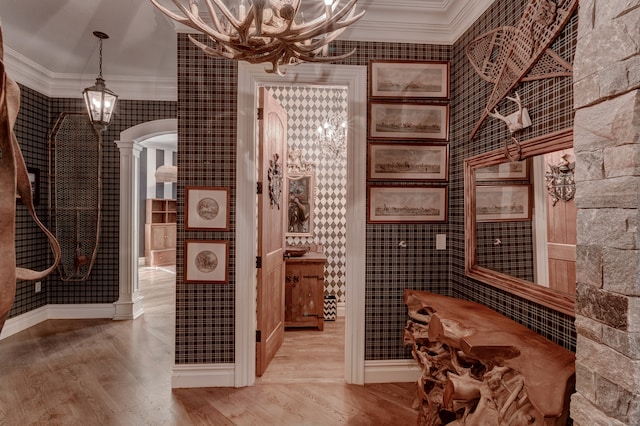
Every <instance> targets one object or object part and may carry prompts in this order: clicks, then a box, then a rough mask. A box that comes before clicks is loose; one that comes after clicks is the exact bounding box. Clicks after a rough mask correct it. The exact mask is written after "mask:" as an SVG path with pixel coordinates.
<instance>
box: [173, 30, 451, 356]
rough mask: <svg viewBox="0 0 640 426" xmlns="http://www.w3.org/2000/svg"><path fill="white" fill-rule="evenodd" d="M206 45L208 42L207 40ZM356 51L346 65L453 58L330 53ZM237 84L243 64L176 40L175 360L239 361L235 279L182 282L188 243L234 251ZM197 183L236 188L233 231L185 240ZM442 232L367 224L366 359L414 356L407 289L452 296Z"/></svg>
mask: <svg viewBox="0 0 640 426" xmlns="http://www.w3.org/2000/svg"><path fill="white" fill-rule="evenodd" d="M200 40H201V41H203V42H207V40H206V38H204V37H201V38H200ZM354 47H356V48H357V49H358V51H357V53H356V54H355V55H354V56H352V57H350V58H348V59H347V60H345V63H346V64H351V65H367V64H368V62H369V59H370V58H378V59H406V60H448V59H449V58H450V56H451V47H450V46H432V45H414V44H404V43H402V44H400V43H394V44H388V43H373V42H338V43H336V45H335V46H332V50H333V51H334V52H336V53H340V52H345V51H347V50H351V49H352V48H354ZM236 84H237V67H236V65H235V64H234V63H233V62H227V61H224V60H214V59H210V58H207V57H205V56H204V55H203V54H202V53H201V52H200V50H198V49H197V48H196V47H194V46H193V44H192V43H191V42H190V41H189V40H188V38H187V37H186V35H183V34H180V35H178V105H179V106H178V111H179V112H178V114H179V122H178V132H179V144H180V145H179V148H178V168H179V170H180V173H179V176H180V182H179V184H178V200H179V201H178V255H177V256H178V268H177V273H178V275H177V280H178V291H177V300H178V303H177V307H176V311H177V315H178V318H177V324H176V334H177V336H176V362H177V363H207V362H233V360H234V353H233V351H234V329H233V327H234V303H235V302H234V292H233V288H234V286H235V277H233V276H231V277H230V281H229V285H227V286H210V285H209V286H204V285H193V284H191V285H188V286H187V285H184V284H181V283H182V281H183V277H182V265H181V262H182V256H183V253H182V246H183V240H184V238H195V237H196V236H200V237H202V238H220V239H227V240H230V241H231V246H230V249H231V253H233V250H234V249H235V240H234V236H235V223H234V221H233V217H234V216H235V213H234V211H233V206H234V205H235V165H236V162H235V139H236V130H235V129H236V108H237V88H236ZM238 124H240V123H238ZM361 161H366V159H365V158H363V159H361ZM196 184H198V185H220V186H230V187H231V188H232V191H231V206H232V211H231V217H232V219H231V221H232V223H231V231H230V232H228V233H214V232H189V233H187V234H185V235H184V237H182V236H181V234H182V232H183V229H182V227H181V225H180V223H181V222H182V218H183V208H184V206H183V205H182V202H181V201H180V200H181V199H182V197H183V191H184V185H196ZM362 220H365V218H364V217H363V218H362ZM437 233H447V225H446V224H445V225H440V224H439V225H421V224H418V225H405V226H395V225H375V226H368V227H367V253H366V255H367V271H366V280H367V294H366V298H367V300H366V306H367V307H366V358H367V359H396V358H404V357H407V356H408V352H406V351H405V349H404V348H403V347H402V328H403V327H404V324H405V321H406V308H405V307H404V304H403V297H402V293H403V291H404V288H407V287H409V288H421V289H425V290H433V291H440V292H447V291H448V288H449V287H448V270H449V267H448V251H438V252H436V251H435V250H434V247H435V235H436V234H437ZM401 240H404V241H406V242H407V245H408V248H407V250H404V251H397V250H396V249H395V248H396V247H397V244H398V242H399V241H401ZM425 241H426V243H425ZM237 261H238V262H248V261H252V259H238V260H237ZM235 262H236V260H235V259H233V258H231V259H230V262H229V268H230V270H231V271H233V269H234V267H235ZM390 265H391V266H390ZM347 285H348V283H347Z"/></svg>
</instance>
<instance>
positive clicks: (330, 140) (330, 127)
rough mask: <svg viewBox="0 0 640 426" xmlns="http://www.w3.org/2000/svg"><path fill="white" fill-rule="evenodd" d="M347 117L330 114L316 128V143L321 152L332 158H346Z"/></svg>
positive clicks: (334, 113) (336, 113) (335, 113)
mask: <svg viewBox="0 0 640 426" xmlns="http://www.w3.org/2000/svg"><path fill="white" fill-rule="evenodd" d="M347 128H348V123H347V117H346V115H345V114H344V113H342V114H341V113H338V112H335V111H334V112H331V113H329V115H328V116H327V118H326V121H325V122H324V124H322V125H321V126H319V127H318V136H317V139H316V140H317V142H318V144H319V145H320V146H321V147H322V150H323V152H324V153H325V154H326V155H328V156H333V157H334V158H345V157H346V156H347Z"/></svg>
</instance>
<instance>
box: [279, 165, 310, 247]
mask: <svg viewBox="0 0 640 426" xmlns="http://www.w3.org/2000/svg"><path fill="white" fill-rule="evenodd" d="M315 185H316V183H315V173H314V172H313V171H307V172H305V173H288V174H287V186H286V192H287V194H288V198H287V199H288V201H287V206H288V208H287V232H286V236H287V237H312V236H313V209H314V199H315Z"/></svg>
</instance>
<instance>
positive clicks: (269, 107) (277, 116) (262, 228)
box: [256, 87, 287, 376]
mask: <svg viewBox="0 0 640 426" xmlns="http://www.w3.org/2000/svg"><path fill="white" fill-rule="evenodd" d="M259 102H260V106H259V107H260V108H261V109H262V114H259V115H260V116H261V117H262V119H260V120H259V123H258V129H259V130H258V139H259V152H258V168H259V170H258V173H259V179H260V182H262V194H258V228H259V229H258V256H260V258H261V263H262V267H261V268H259V269H258V289H257V294H258V297H257V318H258V324H257V327H258V328H257V329H258V331H259V332H258V335H259V336H260V338H259V339H258V338H257V339H256V374H257V375H258V376H261V375H262V373H264V371H265V370H266V369H267V367H268V366H269V363H270V362H271V360H272V359H273V357H274V356H275V354H276V352H277V351H278V349H279V348H280V345H281V344H282V341H283V340H284V304H285V301H284V275H285V263H284V245H285V243H284V241H285V237H284V234H285V228H284V223H285V222H284V221H285V214H284V212H285V209H286V205H285V198H284V194H283V193H282V189H283V186H282V184H283V180H284V167H285V164H284V159H285V154H286V137H287V114H286V112H285V111H284V109H283V108H282V107H281V106H280V105H279V104H278V103H277V101H276V100H275V99H274V98H273V97H272V96H271V95H270V94H269V92H267V91H266V90H265V88H263V87H260V88H259Z"/></svg>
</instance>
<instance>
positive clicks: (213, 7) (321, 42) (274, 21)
mask: <svg viewBox="0 0 640 426" xmlns="http://www.w3.org/2000/svg"><path fill="white" fill-rule="evenodd" d="M150 1H151V2H152V3H153V4H154V5H155V6H156V7H157V8H158V9H159V10H160V11H161V12H162V13H164V14H165V15H167V16H168V17H169V18H171V19H173V20H174V21H176V22H179V23H181V24H183V25H186V26H188V27H191V28H193V29H195V30H196V31H198V32H200V33H203V34H206V35H207V36H209V38H210V39H211V40H212V41H213V42H214V45H213V47H210V46H208V45H206V44H204V43H201V42H199V41H197V40H195V39H194V38H193V37H191V36H189V38H190V39H191V41H192V42H193V43H194V44H195V45H196V46H198V47H199V48H200V49H201V50H202V51H203V52H204V53H205V54H207V55H209V56H213V57H220V58H226V59H232V60H237V61H246V62H249V63H252V64H257V63H271V65H272V68H271V69H270V70H267V72H268V73H277V74H283V72H282V71H281V70H280V67H281V66H283V65H294V64H298V63H301V62H333V61H336V60H340V59H344V58H347V57H349V56H350V55H352V54H353V53H354V52H355V49H353V50H352V51H351V52H348V53H346V54H342V55H335V56H329V55H328V49H327V47H326V46H327V45H328V44H329V43H330V42H331V41H333V40H335V39H336V38H337V37H338V36H339V35H340V34H341V33H342V32H343V31H344V30H345V29H346V28H347V27H348V26H349V25H351V24H353V23H354V22H356V21H358V20H359V19H360V18H362V16H363V15H364V11H362V12H360V13H358V14H356V3H357V1H358V0H349V1H347V3H346V5H345V6H344V7H341V8H339V4H340V0H324V4H325V12H324V14H322V15H321V16H319V17H318V18H316V19H313V20H311V21H309V22H304V19H301V21H302V22H300V23H299V24H298V23H296V22H295V21H296V16H297V15H298V11H299V9H300V5H301V3H302V1H301V0H249V3H250V6H249V9H248V10H247V8H246V6H245V4H244V0H240V1H241V3H240V4H239V5H238V12H237V14H236V13H234V12H235V11H234V9H232V11H230V10H229V9H228V8H227V6H225V5H224V4H223V3H222V0H204V3H205V5H206V8H207V11H208V14H209V18H210V20H211V22H212V24H211V25H209V24H208V23H206V22H205V21H204V20H203V19H202V17H201V16H200V10H199V8H198V0H187V3H188V6H187V5H185V4H183V3H185V1H184V0H172V1H173V3H174V4H175V5H176V6H177V7H178V9H180V12H182V15H180V14H177V13H174V12H172V11H171V10H169V9H167V8H166V7H164V6H162V5H160V4H159V3H158V0H150ZM301 15H302V14H301Z"/></svg>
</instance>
